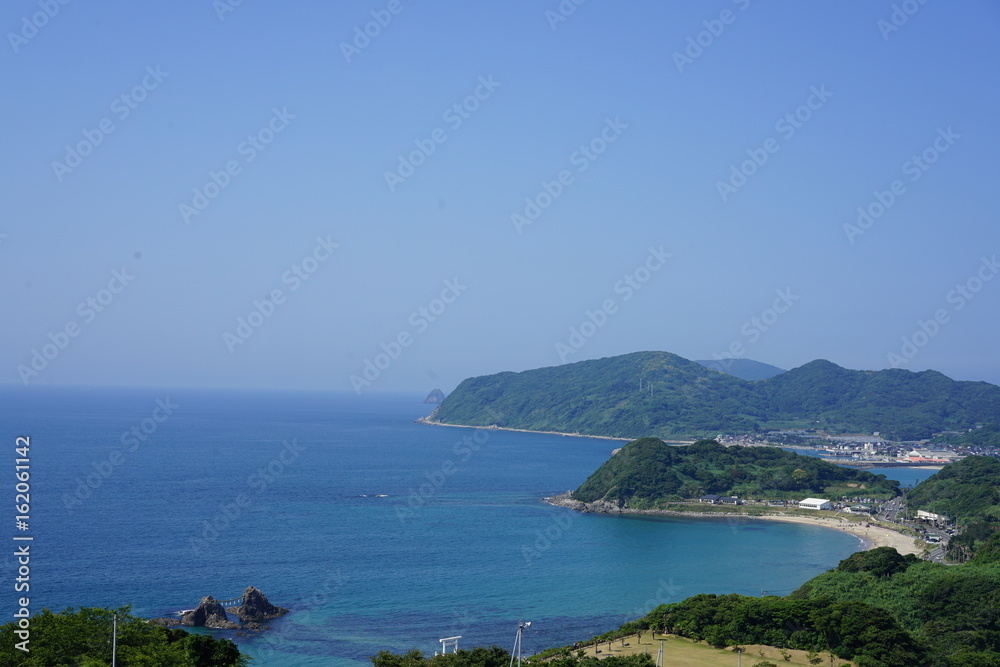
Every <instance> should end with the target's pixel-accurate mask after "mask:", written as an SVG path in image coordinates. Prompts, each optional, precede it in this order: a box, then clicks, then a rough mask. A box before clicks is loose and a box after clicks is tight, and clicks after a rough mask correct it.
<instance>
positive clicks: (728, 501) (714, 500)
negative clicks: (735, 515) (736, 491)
mask: <svg viewBox="0 0 1000 667" xmlns="http://www.w3.org/2000/svg"><path fill="white" fill-rule="evenodd" d="M698 502H700V503H708V504H709V505H742V504H743V501H742V500H740V499H739V498H737V497H736V496H718V495H716V494H714V493H709V494H706V495H704V496H702V497H701V498H699V499H698Z"/></svg>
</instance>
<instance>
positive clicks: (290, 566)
mask: <svg viewBox="0 0 1000 667" xmlns="http://www.w3.org/2000/svg"><path fill="white" fill-rule="evenodd" d="M0 398H2V406H3V407H2V411H0V424H2V427H3V428H2V433H3V437H4V438H5V439H6V440H7V442H8V445H9V449H8V451H9V452H10V454H9V456H10V459H11V461H10V464H5V465H12V463H13V461H12V459H13V458H14V454H13V445H14V438H15V437H16V436H17V435H24V434H27V435H30V436H31V443H32V449H31V465H32V478H31V483H32V505H33V507H32V515H31V530H30V534H32V535H34V537H35V541H34V543H33V545H32V555H33V558H32V563H31V564H32V571H31V592H30V597H31V604H32V608H33V611H35V612H37V611H38V610H40V609H41V608H42V607H43V606H44V607H49V608H51V609H53V610H59V609H63V608H65V607H67V606H80V605H85V606H119V605H125V604H130V605H132V608H133V613H135V614H137V615H141V616H150V617H152V616H164V615H172V614H173V613H174V612H175V611H177V610H179V609H183V608H191V607H193V606H195V605H196V604H197V603H198V601H199V599H200V598H201V597H202V596H204V595H212V596H214V597H216V598H219V599H224V598H230V597H236V596H237V595H239V594H240V593H241V592H242V591H243V589H244V588H245V587H246V586H248V585H254V586H257V587H258V588H260V589H261V590H263V591H264V593H265V594H266V595H267V596H268V597H269V599H270V600H271V601H272V602H273V603H275V604H279V605H282V606H285V607H288V608H290V609H291V610H292V613H291V614H289V615H287V616H285V617H283V618H281V619H278V620H276V621H272V622H271V623H270V625H271V630H269V631H267V632H266V633H264V635H262V636H260V637H257V638H253V639H246V638H242V637H234V635H233V633H230V632H219V633H218V634H219V635H221V636H226V637H231V638H234V639H235V640H236V641H237V642H238V643H239V644H240V647H241V649H242V650H243V651H245V652H246V653H248V654H249V655H251V656H254V657H255V658H256V661H255V664H256V665H264V666H267V665H281V666H283V667H298V666H305V665H331V664H334V665H352V666H353V665H365V664H370V663H369V661H368V659H367V658H368V657H369V656H371V655H373V654H374V653H376V652H377V651H379V650H381V649H391V650H395V651H401V650H405V649H408V648H410V647H413V646H416V647H417V648H420V649H421V650H423V651H424V652H425V653H433V651H434V650H436V649H437V648H439V644H438V642H437V640H438V639H439V638H442V637H449V636H453V635H462V636H463V639H462V640H461V642H460V645H461V646H463V647H468V646H472V645H480V644H489V643H498V644H500V645H501V646H504V647H505V648H508V649H509V648H510V646H511V645H512V642H513V639H514V635H515V632H516V629H517V621H518V620H519V619H524V620H530V621H532V626H531V629H530V631H529V632H528V633H526V634H525V638H524V648H525V650H526V651H528V652H535V651H538V650H541V649H543V648H546V647H549V646H553V645H560V644H565V643H569V642H572V641H574V640H577V639H584V638H587V637H589V636H592V635H594V634H597V633H599V632H603V631H606V630H608V629H611V628H614V627H617V626H618V625H619V624H621V623H622V622H623V621H625V620H626V619H628V618H634V617H636V616H638V615H640V614H643V613H645V612H646V611H648V610H649V609H650V608H652V607H653V606H655V605H657V604H660V603H662V602H669V601H676V600H680V599H683V598H685V597H688V596H690V595H694V594H696V593H701V592H716V593H729V592H734V593H742V594H749V595H759V594H760V593H761V591H762V590H766V591H768V592H771V593H776V594H785V593H788V592H790V591H791V590H793V589H794V588H796V587H797V586H799V585H800V584H801V583H803V582H804V581H806V580H807V579H809V578H810V577H812V576H814V575H816V574H818V573H820V572H822V571H824V570H826V569H828V568H830V567H832V566H834V565H836V564H837V562H838V561H839V560H841V559H843V558H845V557H846V556H847V555H849V554H850V553H851V552H853V551H854V550H855V549H856V548H857V547H858V545H859V541H858V539H857V538H855V537H853V536H851V535H848V534H845V533H842V532H840V531H834V530H828V529H824V528H817V527H812V526H802V525H796V524H781V523H768V522H762V521H756V522H754V521H750V522H739V521H726V520H692V519H687V520H682V519H666V518H657V519H653V518H623V517H608V516H593V515H580V514H576V513H573V512H570V511H568V510H564V509H560V508H554V507H550V506H548V505H545V504H543V503H542V502H541V499H542V497H543V496H545V495H548V494H552V493H556V492H560V491H565V490H567V489H571V488H575V487H576V486H578V485H579V484H581V483H582V482H583V481H584V480H585V479H586V478H587V476H588V475H589V474H590V473H591V472H593V471H594V470H595V469H596V468H597V467H598V466H599V465H600V464H601V463H603V462H604V461H605V460H606V459H607V458H608V456H609V455H610V452H611V450H612V449H613V448H615V447H617V446H619V445H620V443H616V442H612V441H606V440H595V439H586V438H570V437H561V436H554V435H540V434H525V433H510V432H502V431H483V430H474V429H462V428H447V427H434V426H425V425H421V424H416V423H414V422H413V420H414V419H415V418H417V417H420V416H422V415H425V414H427V413H428V412H429V410H430V406H426V405H424V404H422V403H421V402H420V399H421V398H422V397H420V396H410V395H405V396H385V397H377V398H367V397H366V398H360V399H359V398H356V397H354V396H346V395H334V394H317V393H313V394H298V393H263V392H207V391H181V390H162V391H156V390H148V389H130V390H121V389H116V390H109V389H91V390H87V389H53V388H38V389H34V388H32V389H31V390H26V389H24V388H21V387H18V388H7V389H3V390H0ZM167 399H169V403H167V405H168V407H169V405H171V404H172V405H175V406H176V407H169V410H170V411H171V414H170V415H169V416H166V415H165V413H164V412H163V411H162V408H161V410H160V411H155V408H156V407H157V403H156V402H157V400H161V401H164V402H166V401H167ZM154 416H156V417H160V418H163V417H166V418H165V419H164V420H163V421H161V422H157V421H155V420H154ZM133 427H136V428H138V429H139V431H138V432H139V433H140V434H141V435H142V437H143V438H145V440H142V441H140V440H138V439H132V437H131V436H126V438H125V441H124V442H123V440H122V434H123V433H128V431H129V430H130V429H132V428H133ZM143 427H145V429H146V433H143V431H142V429H143ZM154 427H155V430H154ZM283 443H290V445H286V444H283ZM282 452H284V453H282ZM88 482H89V485H88ZM10 487H11V488H10V491H11V493H12V492H13V488H12V487H13V482H10ZM377 494H385V495H386V497H381V498H380V497H376V495H377ZM9 520H10V521H13V517H10V518H9ZM13 532H14V531H13V529H11V531H10V533H13ZM8 539H9V538H8ZM12 551H13V550H12V549H4V550H3V553H4V555H3V556H2V557H0V574H2V575H3V576H4V577H5V578H7V579H10V580H12V579H13V577H14V571H15V564H14V561H13V559H12V558H11V556H10V555H9V554H10V553H11V552H12ZM4 588H5V589H6V590H8V593H7V594H6V595H3V596H0V614H2V615H3V617H4V618H8V619H9V618H11V614H12V613H13V608H14V603H15V595H14V593H12V592H9V591H10V587H8V586H4Z"/></svg>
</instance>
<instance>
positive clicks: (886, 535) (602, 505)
mask: <svg viewBox="0 0 1000 667" xmlns="http://www.w3.org/2000/svg"><path fill="white" fill-rule="evenodd" d="M544 500H545V502H546V503H548V504H550V505H556V506H558V507H567V508H569V509H572V510H576V511H578V512H594V513H599V514H636V515H645V516H677V517H690V518H709V519H722V518H727V517H739V518H740V519H749V520H758V519H759V520H763V521H784V522H786V523H800V524H808V525H812V526H820V527H822V528H829V529H831V530H842V531H844V532H847V533H850V534H852V535H854V536H856V537H858V538H859V539H860V540H861V545H862V550H863V551H867V550H869V549H874V548H876V547H892V548H894V549H895V550H896V551H898V552H899V553H901V554H903V555H906V554H920V553H921V552H922V551H923V549H922V548H921V547H920V546H918V543H917V541H916V539H914V538H913V537H910V536H908V535H904V534H902V533H900V532H897V531H895V530H889V529H888V528H885V527H882V526H878V525H875V524H869V523H868V522H865V521H862V520H860V519H855V518H854V517H845V516H843V515H841V514H837V513H833V512H820V511H817V512H816V516H808V515H805V516H803V515H799V514H788V513H786V512H782V511H768V510H765V509H757V508H755V509H754V510H753V512H754V513H753V514H751V513H748V512H746V511H736V510H734V509H730V508H725V509H723V508H718V506H713V510H715V511H698V510H691V511H687V510H684V511H677V510H657V509H653V510H643V509H634V508H631V507H619V506H618V505H616V504H615V503H611V502H608V501H606V500H597V501H595V502H592V503H584V502H581V501H579V500H574V499H573V498H572V497H571V492H569V491H567V492H566V493H560V494H559V495H556V496H551V497H549V498H545V499H544ZM705 509H706V510H707V508H705ZM810 511H812V510H810Z"/></svg>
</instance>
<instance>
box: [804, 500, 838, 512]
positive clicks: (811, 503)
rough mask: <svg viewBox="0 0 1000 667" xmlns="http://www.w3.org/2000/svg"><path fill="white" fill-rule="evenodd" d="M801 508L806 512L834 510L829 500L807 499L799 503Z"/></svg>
mask: <svg viewBox="0 0 1000 667" xmlns="http://www.w3.org/2000/svg"><path fill="white" fill-rule="evenodd" d="M799 508H801V509H804V510H828V509H833V505H831V504H830V501H829V500H825V499H823V498H806V499H805V500H800V501H799Z"/></svg>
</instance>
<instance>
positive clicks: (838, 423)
mask: <svg viewBox="0 0 1000 667" xmlns="http://www.w3.org/2000/svg"><path fill="white" fill-rule="evenodd" d="M998 414H1000V387H997V386H995V385H991V384H989V383H986V382H956V381H954V380H951V379H949V378H947V377H946V376H944V375H942V374H940V373H937V372H935V371H924V372H921V373H913V372H911V371H907V370H903V369H889V370H884V371H854V370H847V369H845V368H841V367H840V366H837V365H836V364H833V363H830V362H829V361H822V360H819V361H813V362H810V363H808V364H805V365H803V366H800V367H799V368H795V369H792V370H790V371H787V372H785V373H782V374H780V375H777V376H775V377H772V378H769V379H766V380H760V381H757V382H750V381H747V380H741V379H740V378H737V377H734V376H732V375H726V374H724V373H720V372H718V371H714V370H711V369H709V368H705V367H704V366H701V365H700V364H698V363H696V362H693V361H689V360H687V359H684V358H683V357H679V356H677V355H675V354H670V353H667V352H636V353H633V354H626V355H622V356H618V357H608V358H604V359H595V360H590V361H580V362H576V363H572V364H565V365H562V366H553V367H549V368H540V369H535V370H530V371H524V372H521V373H512V372H505V373H498V374H496V375H486V376H481V377H475V378H469V379H467V380H465V381H463V382H462V383H461V384H460V385H459V386H458V387H457V388H456V389H455V391H453V392H452V393H451V394H450V395H449V396H448V397H447V398H446V399H445V400H444V402H443V403H442V404H441V405H440V406H439V408H438V410H437V411H436V412H435V414H434V416H433V417H434V419H436V420H439V421H441V422H445V423H451V424H467V425H472V426H488V425H492V424H496V425H499V426H505V427H509V428H522V429H530V430H538V431H562V432H569V433H581V434H585V435H608V436H619V437H641V436H645V435H652V436H656V437H661V438H692V437H701V436H713V435H716V434H718V433H752V432H756V431H760V430H767V429H773V428H782V427H790V426H794V427H818V428H823V429H827V430H831V431H835V432H869V433H870V432H874V431H879V432H880V433H881V434H882V435H883V437H888V438H896V439H904V440H909V439H918V438H924V437H930V436H931V435H933V434H934V433H936V432H940V431H945V430H962V429H968V428H973V427H975V426H976V425H978V424H980V423H987V422H991V421H996V416H997V415H998Z"/></svg>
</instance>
